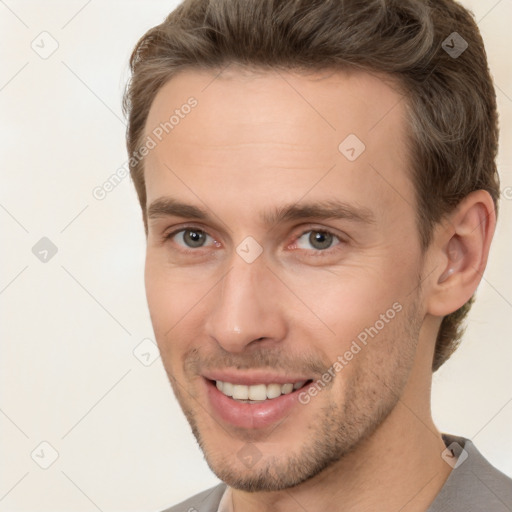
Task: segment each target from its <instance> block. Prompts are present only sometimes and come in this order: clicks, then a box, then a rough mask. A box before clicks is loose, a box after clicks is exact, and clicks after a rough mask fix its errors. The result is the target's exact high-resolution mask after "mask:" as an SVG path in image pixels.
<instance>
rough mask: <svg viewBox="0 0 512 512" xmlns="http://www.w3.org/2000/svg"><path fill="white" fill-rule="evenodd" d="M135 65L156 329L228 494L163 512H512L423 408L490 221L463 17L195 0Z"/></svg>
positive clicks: (495, 477) (491, 206) (474, 456)
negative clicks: (446, 511)
mask: <svg viewBox="0 0 512 512" xmlns="http://www.w3.org/2000/svg"><path fill="white" fill-rule="evenodd" d="M131 68H132V79H131V82H130V84H129V87H128V89H127V93H126V96H125V108H126V111H127V113H128V115H129V127H128V133H127V142H128V150H129V153H130V156H131V159H130V166H131V173H132V178H133V180H134V184H135V187H136V190H137V193H138V196H139V200H140V203H141V206H142V212H143V221H144V226H145V229H146V235H147V258H146V290H147V298H148V304H149V310H150V314H151V319H152V323H153V327H154V331H155V336H156V340H157V342H158V346H159V349H160V353H161V356H162V360H163V364H164V366H165V369H166V372H167V374H168V377H169V379H170V382H171V384H172V387H173V390H174V392H175V394H176V397H177V399H178V401H179V403H180V405H181V407H182V409H183V411H184V413H185V415H186V417H187V419H188V421H189V423H190V425H191V428H192V431H193V433H194V435H195V436H196V438H197V441H198V443H199V445H200V447H201V449H202V450H203V452H204V455H205V458H206V460H207V462H208V465H209V466H210V468H211V469H212V471H213V472H214V473H215V474H216V475H217V476H218V477H219V478H220V479H221V480H222V481H223V482H224V483H223V484H220V485H219V486H217V487H215V488H214V489H210V490H208V491H205V492H204V493H202V494H200V495H197V496H195V497H193V498H191V499H190V500H187V501H186V502H184V503H182V504H180V505H178V506H175V507H174V508H171V509H169V510H170V511H193V510H197V511H199V512H202V511H217V510H219V511H221V512H228V511H236V512H239V511H248V512H252V511H265V510H268V511H279V512H281V511H282V512H287V511H296V510H307V511H309V512H316V511H325V510H329V511H356V510H357V511H362V510H379V511H398V510H400V511H403V512H419V511H426V510H428V511H430V512H432V511H441V510H443V511H445V510H450V511H459V510H460V511H468V510H486V511H507V510H512V481H511V480H510V479H508V478H507V477H506V476H505V475H503V474H502V473H500V472H499V471H497V470H496V469H494V468H493V467H492V466H491V465H490V464H489V463H488V462H487V461H486V460H485V459H484V458H483V457H482V455H480V453H479V452H478V451H477V449H476V447H475V446H474V445H473V444H472V443H471V441H469V440H467V439H463V438H460V437H456V436H453V435H447V434H442V433H440V432H439V431H438V430H437V428H436V426H435V425H434V422H433V420H432V416H431V411H430V387H431V380H432V372H433V371H435V370H437V369H438V368H439V367H440V366H441V365H442V364H443V362H445V361H446V360H447V358H448V357H449V356H450V355H451V353H452V352H453V350H454V349H455V348H456V346H457V343H458V341H459V340H460V336H461V333H462V330H463V327H462V321H463V320H464V318H465V315H466V314H467V312H468V310H469V307H470V305H471V303H472V298H473V294H474V293H475V290H476V288H477V286H478V284H479V282H480V280H481V277H482V273H483V272H484V269H485V266H486V263H487V256H488V252H489V247H490V243H491V239H492V236H493V233H494V229H495V224H496V211H497V199H498V195H499V181H498V176H497V171H496V165H495V157H496V152H497V139H498V130H497V114H496V103H495V93H494V89H493V85H492V81H491V78H490V75H489V71H488V68H487V62H486V57H485V51H484V48H483V43H482V40H481V37H480V35H479V32H478V29H477V27H476V24H475V22H474V20H473V18H472V16H471V15H470V14H469V13H468V12H467V11H466V10H465V9H463V8H462V7H461V6H460V5H459V4H457V3H455V2H453V1H449V0H437V1H430V2H427V1H419V0H407V1H403V0H402V1H400V2H398V1H391V0H371V1H365V2H359V1H350V0H319V1H315V2H312V1H311V0H281V1H280V2H274V1H272V0H259V1H258V2H247V1H243V0H216V1H213V0H212V1H209V0H188V1H186V2H184V3H183V4H181V5H180V6H179V7H178V8H177V9H176V10H175V11H174V12H172V13H171V14H170V15H169V16H168V18H167V19H166V20H165V21H164V23H162V24H161V25H159V26H157V27H155V28H153V29H151V30H150V31H149V32H148V33H147V34H146V35H145V36H144V37H143V38H142V39H141V40H140V41H139V43H138V44H137V47H136V48H135V50H134V53H133V55H132V59H131Z"/></svg>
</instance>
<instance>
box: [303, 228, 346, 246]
mask: <svg viewBox="0 0 512 512" xmlns="http://www.w3.org/2000/svg"><path fill="white" fill-rule="evenodd" d="M336 240H337V241H338V242H340V243H341V240H340V239H339V238H338V237H337V236H336V235H335V234H334V233H331V232H330V231H326V230H320V229H312V230H309V231H306V232H305V233H303V234H302V235H301V236H300V237H299V238H297V241H296V242H295V246H296V247H297V248H299V249H309V250H311V247H313V249H314V250H315V251H325V250H326V249H330V248H331V247H332V245H333V242H335V241H336ZM308 244H309V246H308Z"/></svg>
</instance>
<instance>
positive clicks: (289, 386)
mask: <svg viewBox="0 0 512 512" xmlns="http://www.w3.org/2000/svg"><path fill="white" fill-rule="evenodd" d="M211 382H212V383H214V384H215V386H216V388H217V389H218V390H219V391H220V392H221V393H222V394H224V395H225V396H227V397H229V398H232V399H233V400H236V401H237V402H241V403H245V404H261V403H264V402H266V401H268V400H274V399H276V398H279V397H280V396H281V395H289V394H290V393H293V392H294V391H298V390H300V389H302V388H303V387H304V386H306V385H307V384H310V383H311V382H312V380H311V379H309V380H301V381H297V382H287V383H284V384H279V383H277V382H275V383H271V384H265V383H260V384H252V385H246V384H236V383H233V382H225V381H221V380H215V381H214V380H212V381H211Z"/></svg>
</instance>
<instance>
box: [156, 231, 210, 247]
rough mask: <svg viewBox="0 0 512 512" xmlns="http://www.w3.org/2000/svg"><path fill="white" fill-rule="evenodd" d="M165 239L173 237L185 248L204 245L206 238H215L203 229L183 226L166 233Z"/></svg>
mask: <svg viewBox="0 0 512 512" xmlns="http://www.w3.org/2000/svg"><path fill="white" fill-rule="evenodd" d="M165 238H167V239H170V240H172V239H175V241H176V243H177V244H178V245H180V246H181V247H184V248H186V249H198V248H201V247H204V246H205V245H206V242H207V240H208V239H210V240H211V241H212V242H215V240H214V239H213V238H212V237H211V236H210V235H208V234H206V233H205V232H204V231H203V230H201V229H197V228H192V227H191V228H185V229H180V230H178V231H173V232H172V233H169V234H168V235H166V237H165Z"/></svg>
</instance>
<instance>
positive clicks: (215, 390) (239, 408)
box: [203, 374, 313, 430]
mask: <svg viewBox="0 0 512 512" xmlns="http://www.w3.org/2000/svg"><path fill="white" fill-rule="evenodd" d="M222 377H223V380H221V378H220V375H219V376H212V375H209V376H208V377H207V376H203V382H204V383H205V392H206V396H207V400H208V403H209V407H208V409H209V411H210V413H211V414H212V416H213V417H214V418H216V419H217V420H221V421H222V422H223V423H224V424H228V425H229V426H231V427H238V428H242V429H247V430H254V429H264V428H267V427H271V426H273V425H275V424H276V423H281V422H283V421H284V420H288V417H289V416H290V415H293V417H294V418H296V417H297V415H298V414H304V412H305V408H304V407H302V405H300V402H299V396H300V393H303V392H304V391H305V390H306V389H307V388H308V387H309V386H310V385H311V384H312V383H313V380H312V379H307V380H305V379H304V378H303V377H299V378H298V379H296V378H292V377H288V378H286V377H282V376H279V377H277V376H271V375H266V376H262V375H260V376H256V375H252V376H251V378H249V377H247V376H246V377H242V376H241V375H234V374H233V375H231V376H230V375H225V376H224V375H223V376H222ZM299 379H300V380H299ZM276 380H277V381H280V382H276ZM241 381H242V382H241ZM287 381H289V382H287ZM290 421H291V420H290Z"/></svg>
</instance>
